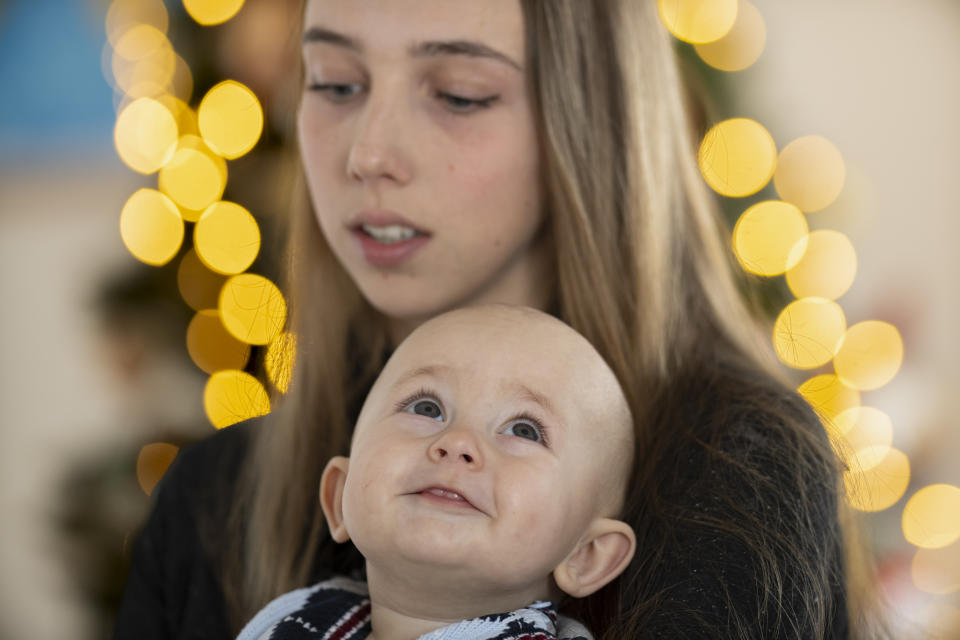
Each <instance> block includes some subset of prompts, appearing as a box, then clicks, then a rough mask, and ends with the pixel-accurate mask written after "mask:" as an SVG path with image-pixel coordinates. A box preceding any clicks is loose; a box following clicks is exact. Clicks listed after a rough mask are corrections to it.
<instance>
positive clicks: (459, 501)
mask: <svg viewBox="0 0 960 640" xmlns="http://www.w3.org/2000/svg"><path fill="white" fill-rule="evenodd" d="M417 495H419V496H421V497H423V498H425V499H426V500H428V501H430V502H431V503H434V504H438V505H445V506H451V507H458V508H465V509H473V510H476V507H474V506H473V505H472V504H471V503H470V501H469V500H467V499H466V498H464V497H463V496H462V495H460V494H459V493H457V492H456V491H450V490H449V489H442V488H439V487H431V488H429V489H424V490H423V491H420V492H419V493H418V494H417Z"/></svg>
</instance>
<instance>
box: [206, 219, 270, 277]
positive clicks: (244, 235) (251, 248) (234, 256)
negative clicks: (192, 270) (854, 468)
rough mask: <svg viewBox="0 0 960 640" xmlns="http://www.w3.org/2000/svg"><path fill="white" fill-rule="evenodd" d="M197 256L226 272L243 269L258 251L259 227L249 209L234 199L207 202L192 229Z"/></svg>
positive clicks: (209, 264) (209, 265)
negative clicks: (206, 206)
mask: <svg viewBox="0 0 960 640" xmlns="http://www.w3.org/2000/svg"><path fill="white" fill-rule="evenodd" d="M193 246H194V248H195V249H196V250H197V256H199V258H200V260H201V261H202V262H203V263H204V264H205V265H207V266H208V267H210V268H211V269H213V270H214V271H217V272H219V273H224V274H227V275H230V274H234V273H240V272H241V271H246V269H247V267H249V266H250V265H251V264H253V261H254V259H255V258H256V257H257V253H258V252H259V251H260V227H258V226H257V221H256V220H255V219H254V217H253V216H252V215H250V212H249V211H247V210H246V209H244V208H243V207H241V206H240V205H238V204H234V203H233V202H217V203H215V204H212V205H210V207H208V208H207V210H206V211H204V212H203V215H201V216H200V219H199V220H197V226H196V227H194V229H193Z"/></svg>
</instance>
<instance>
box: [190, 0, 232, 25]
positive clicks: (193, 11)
mask: <svg viewBox="0 0 960 640" xmlns="http://www.w3.org/2000/svg"><path fill="white" fill-rule="evenodd" d="M243 2H244V0H183V6H184V8H185V9H186V10H187V13H189V14H190V17H191V18H193V19H194V20H196V21H197V22H198V23H200V24H202V25H204V26H211V25H215V24H220V23H222V22H226V21H227V20H229V19H230V18H232V17H233V16H235V15H237V12H238V11H240V9H241V8H242V7H243Z"/></svg>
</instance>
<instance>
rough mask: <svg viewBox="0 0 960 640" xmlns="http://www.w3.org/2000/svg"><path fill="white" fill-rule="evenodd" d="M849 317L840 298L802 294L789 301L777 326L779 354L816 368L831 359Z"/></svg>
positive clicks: (791, 362)
mask: <svg viewBox="0 0 960 640" xmlns="http://www.w3.org/2000/svg"><path fill="white" fill-rule="evenodd" d="M846 329H847V319H846V317H845V316H844V315H843V309H841V308H840V305H838V304H837V303H836V302H833V301H831V300H827V299H826V298H802V299H800V300H796V301H794V302H791V303H790V304H788V305H787V306H786V307H785V308H784V309H783V311H781V312H780V315H779V316H778V317H777V321H776V322H775V323H774V327H773V346H774V348H775V349H776V352H777V357H778V358H780V361H781V362H783V363H784V364H786V365H788V366H790V367H793V368H795V369H813V368H815V367H819V366H821V365H824V364H826V363H828V362H830V360H831V358H833V354H834V351H835V350H836V348H837V344H839V342H840V338H842V337H843V332H844V331H846Z"/></svg>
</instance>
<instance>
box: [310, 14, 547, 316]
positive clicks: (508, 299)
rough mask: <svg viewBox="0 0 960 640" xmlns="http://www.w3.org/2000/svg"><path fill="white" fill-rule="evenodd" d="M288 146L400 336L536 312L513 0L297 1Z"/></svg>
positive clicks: (538, 263)
mask: <svg viewBox="0 0 960 640" xmlns="http://www.w3.org/2000/svg"><path fill="white" fill-rule="evenodd" d="M303 55H304V61H305V73H306V77H305V82H304V94H303V98H302V102H301V106H300V112H299V141H300V148H301V151H302V154H303V162H304V167H305V171H306V176H307V183H308V186H309V188H310V193H311V196H312V200H313V205H314V210H315V211H316V213H317V218H318V221H319V223H320V227H321V229H322V230H323V233H324V235H325V237H326V238H327V241H328V242H329V244H330V246H331V248H332V249H333V251H334V253H335V254H336V255H337V257H338V259H339V260H340V262H341V263H342V264H343V266H344V267H345V268H346V270H347V271H348V272H349V273H350V275H351V277H352V278H353V279H354V281H355V282H356V283H357V285H358V286H359V288H360V290H361V291H362V292H363V294H364V296H365V297H366V298H367V299H368V300H369V301H370V302H371V303H372V304H373V306H374V307H376V308H377V309H379V310H380V311H381V312H383V313H384V314H386V315H387V316H389V317H390V318H391V319H392V320H393V321H394V325H395V329H396V328H399V329H400V333H404V332H405V331H408V330H409V329H412V328H413V327H414V326H416V325H417V324H419V323H420V322H422V321H423V320H425V319H427V318H429V317H431V316H433V315H436V314H437V313H440V312H442V311H445V310H447V309H451V308H454V307H458V306H462V305H466V304H474V303H482V302H505V303H515V304H526V305H530V306H537V307H543V306H544V304H545V302H546V298H547V291H546V289H547V282H548V280H547V275H546V273H545V271H546V269H547V258H546V256H547V254H546V252H545V250H544V248H543V246H542V245H543V242H542V239H541V236H542V234H541V233H539V231H540V229H541V226H542V222H543V209H542V202H541V188H540V178H539V161H538V152H537V140H536V133H535V128H534V120H533V114H532V112H531V107H530V102H529V98H528V95H527V90H526V83H525V72H524V65H525V64H526V60H525V56H524V29H523V15H522V13H521V9H520V5H519V3H518V2H517V0H483V2H477V1H476V0H309V1H308V3H307V9H306V13H305V20H304V38H303Z"/></svg>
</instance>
